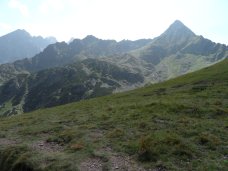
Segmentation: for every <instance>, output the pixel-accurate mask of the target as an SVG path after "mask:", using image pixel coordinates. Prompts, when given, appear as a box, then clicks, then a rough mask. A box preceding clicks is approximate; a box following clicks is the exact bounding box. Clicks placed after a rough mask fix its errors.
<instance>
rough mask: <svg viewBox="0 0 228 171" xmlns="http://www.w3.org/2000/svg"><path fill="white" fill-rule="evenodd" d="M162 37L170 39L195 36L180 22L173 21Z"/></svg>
mask: <svg viewBox="0 0 228 171" xmlns="http://www.w3.org/2000/svg"><path fill="white" fill-rule="evenodd" d="M163 35H170V36H172V37H183V36H184V37H191V36H195V33H193V32H192V31H191V30H190V29H189V28H188V27H186V26H185V25H184V24H183V23H182V22H181V21H180V20H176V21H174V22H173V23H172V24H171V25H170V26H169V28H168V29H167V30H166V31H165V32H164V33H163Z"/></svg>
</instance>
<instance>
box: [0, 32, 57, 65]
mask: <svg viewBox="0 0 228 171" xmlns="http://www.w3.org/2000/svg"><path fill="white" fill-rule="evenodd" d="M55 42H56V39H55V38H53V37H49V38H43V37H41V36H38V37H33V36H31V35H30V34H29V33H28V32H26V31H25V30H15V31H13V32H11V33H8V34H6V35H4V36H2V37H0V64H2V63H9V62H14V61H16V60H19V59H23V58H31V57H33V56H34V55H36V54H37V53H39V52H41V51H42V50H43V49H44V48H46V47H47V46H48V45H49V44H52V43H55Z"/></svg>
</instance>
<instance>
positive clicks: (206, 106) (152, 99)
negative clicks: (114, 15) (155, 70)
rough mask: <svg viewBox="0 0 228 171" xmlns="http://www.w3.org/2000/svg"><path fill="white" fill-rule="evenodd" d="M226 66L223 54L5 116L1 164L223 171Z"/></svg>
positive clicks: (11, 168)
mask: <svg viewBox="0 0 228 171" xmlns="http://www.w3.org/2000/svg"><path fill="white" fill-rule="evenodd" d="M94 62H96V61H93V62H92V63H91V64H93V63H94ZM85 65H86V66H89V64H85ZM93 65H94V64H93ZM227 65H228V59H224V60H223V61H221V62H219V63H217V64H215V65H213V66H210V67H206V68H204V69H202V70H200V71H196V72H193V73H189V74H186V75H183V76H180V77H178V78H174V79H171V80H168V81H165V82H162V83H158V84H153V85H149V86H146V87H143V88H139V89H136V90H132V91H128V92H123V93H117V94H113V95H109V96H105V97H99V98H93V99H88V100H81V101H80V102H74V103H70V104H66V105H62V106H57V107H53V108H48V109H39V110H36V111H33V112H29V113H25V114H22V115H16V116H13V117H4V118H0V130H1V131H0V169H1V171H56V170H58V171H75V170H80V171H102V170H103V171H104V170H111V171H114V170H130V171H152V170H153V171H168V170H169V171H179V170H186V171H192V170H197V171H205V170H211V171H225V170H227V154H228V153H227V146H228V134H227V129H228V124H227V123H228V122H227V121H228V117H227V114H228V108H227V106H228V88H227V87H228V67H227ZM44 72H45V71H44ZM58 72H59V71H58ZM53 74H54V73H53ZM41 76H42V77H43V74H42V75H41ZM50 77H52V75H51V76H50ZM49 79H51V78H49ZM54 79H57V78H55V77H54ZM21 80H22V79H21ZM38 80H39V79H38V78H37V81H38ZM64 81H65V80H64ZM37 84H39V83H37ZM47 84H49V82H47ZM47 87H48V85H47ZM43 88H44V87H43ZM51 88H52V87H51ZM45 90H47V89H46V87H45ZM77 90H78V88H76V89H75V91H77ZM37 91H38V92H39V90H37ZM40 96H41V97H42V94H40ZM41 97H40V98H41ZM49 102H51V101H49Z"/></svg>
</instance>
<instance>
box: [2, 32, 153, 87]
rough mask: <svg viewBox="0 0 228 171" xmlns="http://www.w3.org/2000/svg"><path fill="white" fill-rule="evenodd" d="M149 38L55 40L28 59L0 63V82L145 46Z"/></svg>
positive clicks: (90, 37)
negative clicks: (66, 41) (133, 39)
mask: <svg viewBox="0 0 228 171" xmlns="http://www.w3.org/2000/svg"><path fill="white" fill-rule="evenodd" d="M149 42H151V39H141V40H137V41H130V40H123V41H120V42H116V41H115V40H101V39H98V38H96V37H94V36H87V37H85V38H84V39H82V40H80V39H75V40H73V41H72V42H71V43H70V44H67V43H65V42H57V43H55V44H52V45H50V46H48V47H47V48H45V49H44V51H43V52H41V53H39V54H37V55H35V56H34V57H33V58H30V59H23V60H18V61H15V62H14V63H9V64H4V65H0V84H1V83H4V82H5V81H8V80H9V79H11V78H13V77H15V76H16V75H18V74H21V73H34V72H37V71H41V70H43V69H47V68H53V67H59V66H64V65H67V64H71V63H73V62H76V61H78V60H82V59H86V58H101V57H107V56H110V55H115V54H119V55H120V54H122V53H126V52H129V51H131V50H134V49H137V48H140V47H143V46H145V45H146V44H148V43H149Z"/></svg>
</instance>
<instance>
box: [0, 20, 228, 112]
mask: <svg viewBox="0 0 228 171" xmlns="http://www.w3.org/2000/svg"><path fill="white" fill-rule="evenodd" d="M181 30H182V31H181ZM177 33H180V34H177ZM227 49H228V47H227V46H225V45H222V44H216V43H214V42H212V41H210V40H208V39H205V38H203V37H202V36H197V35H195V34H194V33H193V32H192V31H191V30H190V29H188V28H187V27H186V26H185V25H184V24H183V23H181V22H180V21H175V22H174V23H173V24H172V25H171V26H170V27H169V28H168V29H167V30H166V31H165V32H164V33H163V34H161V35H160V36H159V37H157V38H155V39H153V40H150V39H147V40H146V39H141V40H137V41H128V40H125V41H120V42H116V41H115V40H102V39H98V38H96V37H94V36H91V35H89V36H87V37H85V38H84V39H81V40H80V39H75V40H73V41H72V42H71V43H69V44H67V43H65V42H57V43H55V44H51V45H49V46H48V47H47V48H45V49H44V51H42V52H41V53H39V54H37V55H35V56H34V57H33V58H29V59H23V60H19V61H16V62H14V63H12V64H4V65H0V81H2V82H1V83H2V84H3V85H2V87H0V88H1V89H0V94H2V95H4V97H5V96H6V97H5V98H4V99H6V100H2V101H1V103H0V105H5V104H6V103H8V104H12V106H11V107H12V108H11V109H9V111H12V109H14V108H15V107H16V108H17V106H18V104H23V106H24V105H26V104H25V103H24V101H23V100H22V101H23V103H22V101H21V100H20V103H14V102H13V103H12V101H11V100H12V99H17V98H18V97H20V98H22V97H23V99H25V100H27V101H29V99H32V98H33V97H32V96H29V94H28V95H27V94H26V92H25V89H24V87H25V86H24V87H23V86H22V89H21V91H20V89H18V88H17V86H15V85H17V84H18V82H17V81H16V82H15V81H12V80H17V79H18V78H17V77H19V78H20V77H21V76H23V75H30V76H29V78H31V77H32V76H34V75H36V74H39V73H42V75H43V78H50V79H46V82H48V81H50V83H52V84H53V85H50V87H48V86H44V85H45V81H44V80H43V79H42V77H41V76H39V77H38V79H29V80H30V82H31V84H32V85H36V82H42V84H40V86H41V87H45V88H43V89H39V87H38V86H37V87H36V88H35V89H34V90H36V89H37V90H38V89H39V94H40V96H38V95H34V97H37V99H41V100H40V102H39V101H36V102H34V103H32V105H34V104H37V105H38V104H39V103H42V99H44V100H43V101H45V102H46V101H53V104H52V106H54V105H58V104H60V103H59V101H58V99H61V98H63V97H65V96H66V95H65V93H66V92H64V93H59V90H61V89H62V88H64V87H67V88H66V91H69V92H71V90H73V89H74V88H73V87H74V86H75V85H76V84H77V82H78V84H79V85H80V86H82V87H83V88H82V89H83V90H82V89H81V90H82V92H84V93H82V94H81V95H80V96H79V97H80V98H69V99H68V100H63V101H62V102H61V104H64V103H69V102H73V101H79V100H82V99H84V97H92V96H87V95H86V94H88V92H91V91H94V92H95V94H96V91H97V94H102V93H101V90H103V91H104V92H105V93H103V95H106V94H111V93H113V92H118V91H126V90H130V89H132V88H136V87H139V86H143V85H147V84H151V83H157V82H161V81H165V80H167V79H171V78H173V77H177V76H180V75H183V74H185V73H188V72H193V71H196V70H198V69H201V68H203V67H207V66H210V65H212V64H214V63H216V62H219V61H221V60H222V59H224V58H227V57H228V50H227ZM85 61H90V62H89V63H87V64H86V65H85ZM71 64H75V65H74V66H75V67H76V68H77V67H79V66H80V67H79V68H81V75H80V72H76V71H75V70H77V71H78V69H76V68H74V69H72V67H71ZM93 65H94V66H96V67H97V68H96V69H95V70H93V72H92V74H88V73H90V72H91V71H90V70H91V68H93V67H94V66H93ZM69 66H70V68H71V69H72V70H69ZM82 66H84V68H83V67H82ZM102 67H103V68H102ZM110 68H112V70H113V71H112V72H110ZM101 70H102V72H101ZM55 72H56V73H55ZM57 73H58V74H59V77H60V78H62V79H63V80H65V81H64V82H59V85H61V87H59V90H56V89H55V88H56V87H58V82H55V81H53V82H52V80H51V78H52V77H51V76H50V75H53V78H56V77H57ZM70 73H71V74H72V73H74V74H79V76H77V77H74V79H72V78H73V77H71V76H69V75H70ZM116 73H118V74H119V77H121V79H120V80H118V79H115V78H114V75H116ZM64 75H65V77H64ZM88 75H89V76H88ZM126 75H127V76H129V78H130V79H128V78H127V77H126ZM132 76H135V78H137V79H138V81H137V80H135V81H133V82H131V80H133V78H132ZM65 78H66V79H65ZM25 80H26V79H25ZM81 80H84V82H83V81H81ZM91 80H93V81H92V82H95V83H99V84H97V86H94V85H92V82H91ZM87 82H90V83H89V84H86V83H87ZM124 82H125V83H126V84H124ZM12 83H13V84H12ZM64 83H66V85H65V84H64ZM83 84H85V85H86V86H85V87H84V86H83ZM112 84H113V86H111V85H112ZM4 85H8V86H9V87H12V90H11V91H12V92H14V91H15V92H18V93H19V94H20V92H21V94H20V95H16V94H15V96H11V95H10V93H9V95H8V96H7V93H5V91H7V86H5V87H4ZM47 85H49V84H47ZM91 85H92V86H91ZM104 85H105V86H107V87H109V88H110V87H112V88H111V89H109V90H105V89H104V87H103V86H104ZM51 87H52V88H51ZM107 87H106V88H107ZM90 88H91V91H90ZM29 92H30V91H29ZM34 92H35V91H34ZM76 92H77V93H78V94H77V93H76V94H74V96H75V97H77V95H79V94H80V92H79V91H76ZM41 95H42V96H41ZM47 96H48V97H47ZM24 97H25V98H24ZM26 97H29V98H26ZM53 97H57V99H56V100H53ZM14 104H17V105H16V106H14ZM48 106H50V105H47V104H42V105H40V106H39V107H48ZM20 109H21V107H20ZM32 109H37V106H36V105H35V106H34V107H31V106H30V107H28V109H26V110H25V111H31V110H32ZM4 111H5V109H4ZM19 111H20V112H21V111H22V112H23V110H19ZM4 113H5V112H4ZM10 113H12V112H10ZM7 115H8V114H7Z"/></svg>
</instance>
